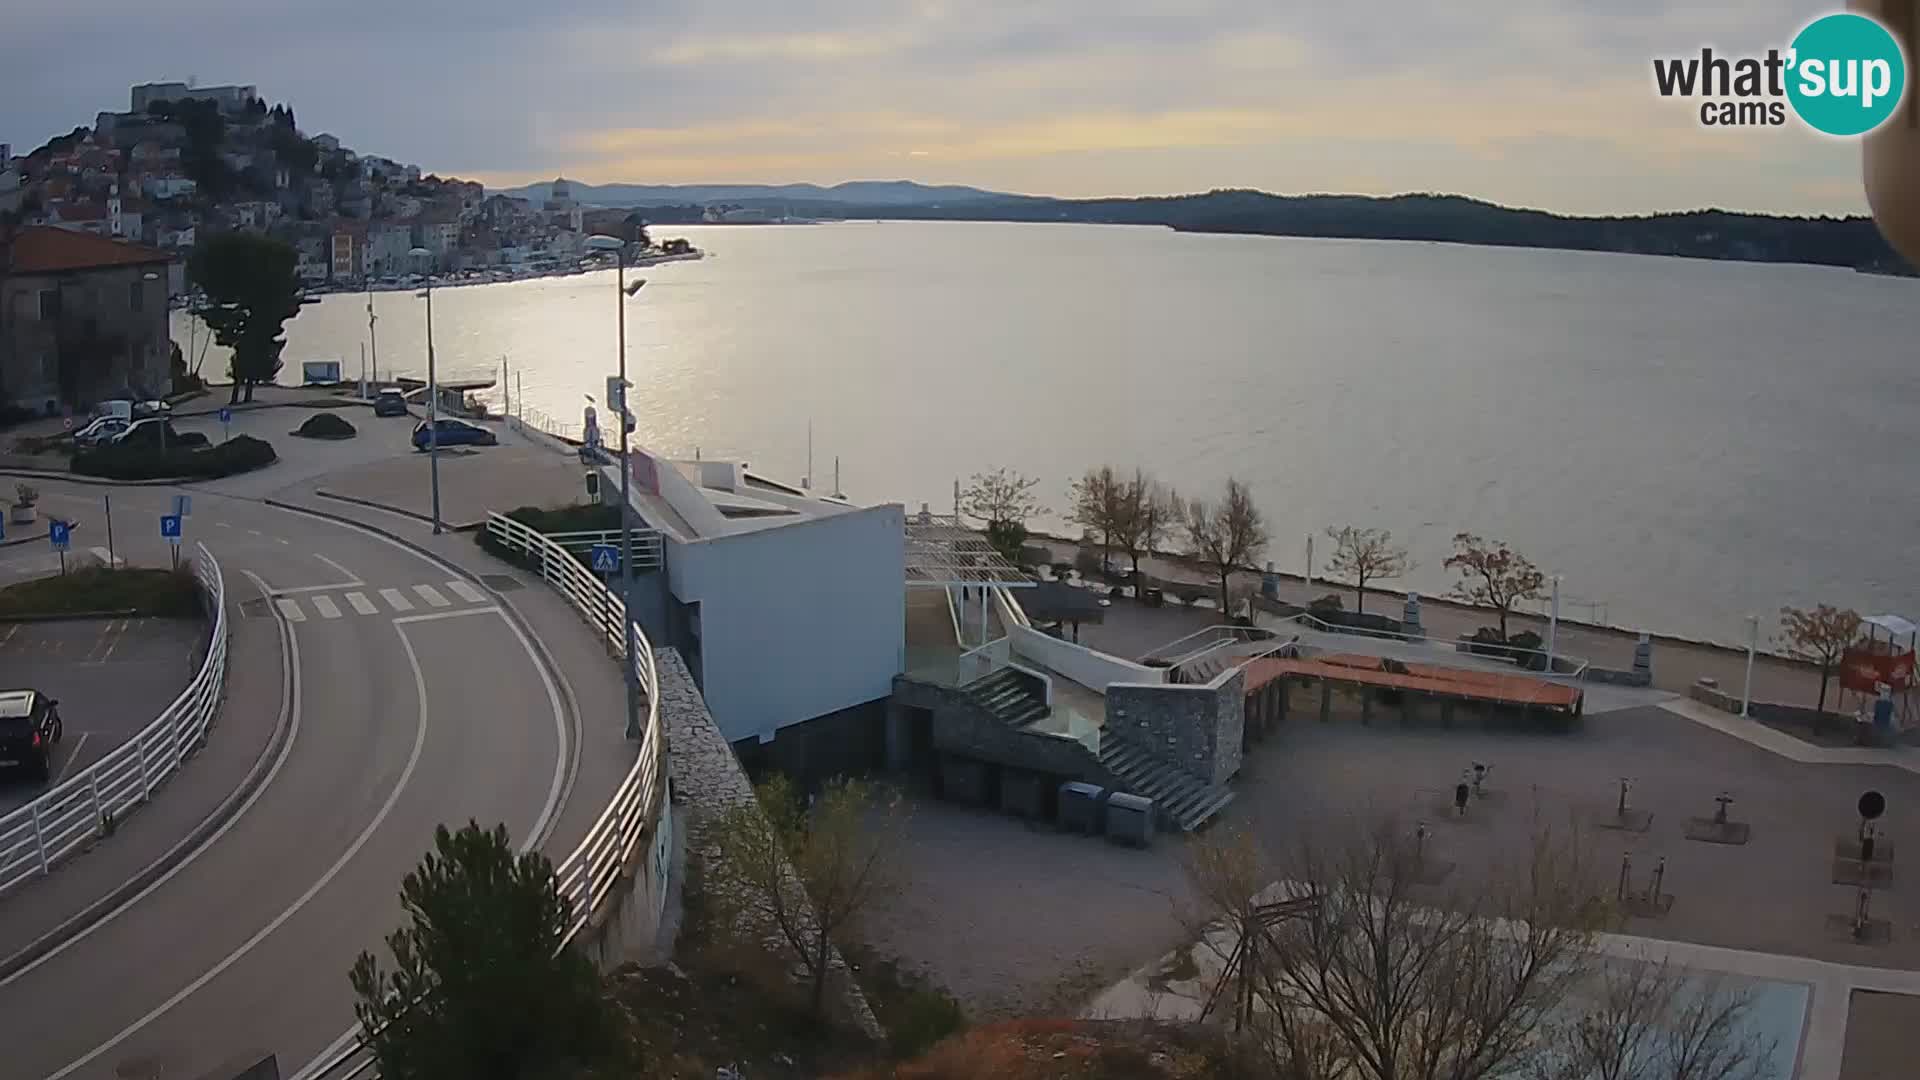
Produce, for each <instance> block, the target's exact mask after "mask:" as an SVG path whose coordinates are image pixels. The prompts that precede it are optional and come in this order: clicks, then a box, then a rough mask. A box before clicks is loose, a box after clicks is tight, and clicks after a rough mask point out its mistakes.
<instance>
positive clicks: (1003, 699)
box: [967, 668, 1053, 729]
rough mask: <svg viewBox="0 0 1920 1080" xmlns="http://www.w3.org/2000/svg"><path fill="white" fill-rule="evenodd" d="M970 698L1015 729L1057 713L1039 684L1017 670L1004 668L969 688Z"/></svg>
mask: <svg viewBox="0 0 1920 1080" xmlns="http://www.w3.org/2000/svg"><path fill="white" fill-rule="evenodd" d="M967 696H968V697H970V698H972V699H973V700H974V703H975V704H977V705H979V706H980V707H981V708H983V709H985V710H987V711H988V712H990V713H992V714H993V715H994V716H995V717H996V718H998V719H999V720H1000V722H1001V723H1003V724H1006V725H1007V726H1008V727H1011V728H1015V729H1019V728H1024V727H1027V726H1029V725H1031V724H1032V723H1033V722H1034V721H1036V720H1044V719H1046V718H1047V717H1048V716H1049V715H1051V714H1052V712H1053V709H1052V708H1050V707H1049V706H1048V705H1047V699H1046V697H1045V696H1044V695H1043V694H1042V692H1041V690H1040V687H1039V686H1038V685H1036V684H1035V681H1034V680H1033V679H1032V678H1031V677H1030V676H1027V675H1024V674H1022V673H1020V672H1018V671H1015V670H1014V669H1013V668H1001V669H1000V670H999V671H996V672H994V673H993V674H991V675H989V676H987V677H986V678H984V679H981V680H980V681H979V682H976V683H973V684H972V685H970V686H968V687H967Z"/></svg>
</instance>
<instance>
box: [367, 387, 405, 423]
mask: <svg viewBox="0 0 1920 1080" xmlns="http://www.w3.org/2000/svg"><path fill="white" fill-rule="evenodd" d="M373 415H375V416H405V415H407V396H406V395H405V394H402V393H401V392H400V388H399V387H397V386H389V387H387V388H385V389H383V390H381V391H380V392H379V393H378V394H376V395H374V398H373Z"/></svg>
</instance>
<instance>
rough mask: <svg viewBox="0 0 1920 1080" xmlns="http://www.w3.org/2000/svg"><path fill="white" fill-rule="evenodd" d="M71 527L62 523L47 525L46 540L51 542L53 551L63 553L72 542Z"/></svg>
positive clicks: (49, 523) (54, 522)
mask: <svg viewBox="0 0 1920 1080" xmlns="http://www.w3.org/2000/svg"><path fill="white" fill-rule="evenodd" d="M72 533H73V526H71V525H69V524H67V523H66V522H64V521H52V522H48V523H47V539H48V540H50V541H52V542H53V550H55V551H65V550H67V545H68V544H69V543H71V542H72Z"/></svg>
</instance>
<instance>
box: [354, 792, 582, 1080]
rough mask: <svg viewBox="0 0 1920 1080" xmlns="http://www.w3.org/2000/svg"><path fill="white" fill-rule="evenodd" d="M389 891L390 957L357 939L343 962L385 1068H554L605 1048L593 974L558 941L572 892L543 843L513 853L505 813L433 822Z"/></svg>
mask: <svg viewBox="0 0 1920 1080" xmlns="http://www.w3.org/2000/svg"><path fill="white" fill-rule="evenodd" d="M400 903H401V906H402V908H403V909H404V910H405V911H406V914H407V918H408V923H407V925H406V926H403V927H402V928H400V929H399V930H396V931H394V932H393V933H392V934H389V935H388V936H387V948H388V950H389V951H391V952H392V953H393V965H394V966H393V968H392V969H391V970H387V969H385V968H384V967H383V966H382V965H381V963H380V961H379V960H377V959H376V958H375V957H374V956H373V954H372V953H365V952H363V953H361V954H360V958H359V959H358V960H357V961H355V962H354V965H353V971H352V973H351V974H350V976H349V978H350V979H351V981H352V983H353V992H354V995H355V997H356V999H357V1000H356V1001H355V1002H354V1006H353V1012H354V1016H355V1017H356V1018H357V1019H358V1020H359V1022H360V1030H361V1035H362V1038H363V1039H364V1040H365V1042H366V1044H367V1045H368V1046H369V1047H370V1048H371V1049H372V1051H373V1054H374V1057H375V1059H376V1061H377V1062H378V1064H379V1068H380V1075H381V1077H383V1078H384V1080H467V1078H482V1080H523V1078H527V1077H536V1076H558V1075H565V1074H567V1073H569V1072H572V1071H576V1070H578V1069H579V1068H580V1067H582V1066H586V1065H591V1064H593V1063H595V1062H598V1061H603V1060H606V1059H607V1058H608V1057H609V1056H610V1055H612V1054H613V1053H614V1050H615V1048H616V1046H617V1045H618V1044H617V1037H616V1027H615V1024H614V1018H615V1013H614V1011H613V1009H614V1006H613V1005H612V1004H611V1002H610V1001H609V1000H608V998H607V997H606V996H605V994H604V993H603V990H602V987H601V983H600V976H599V974H598V973H597V972H596V971H594V969H593V964H592V962H591V961H590V960H588V959H587V958H586V957H585V956H583V955H581V954H580V953H579V952H577V951H575V950H574V949H572V948H570V947H562V940H563V938H564V936H565V934H566V930H567V925H568V923H569V922H570V921H571V920H572V917H573V912H572V906H571V905H570V904H568V902H567V900H566V899H565V898H564V897H562V896H561V895H560V893H559V890H558V888H557V887H556V885H555V881H554V877H553V867H552V866H551V865H550V864H549V863H548V862H547V860H546V858H545V857H544V856H542V855H540V854H539V853H538V852H528V853H526V854H523V855H518V856H516V855H515V854H514V853H513V847H512V844H511V842H510V841H509V840H508V839H507V830H506V826H504V825H496V826H495V827H494V828H493V829H492V830H485V829H482V828H481V827H480V826H479V825H478V824H476V823H474V822H471V821H470V822H468V823H467V825H466V827H464V828H462V829H461V830H460V831H459V832H457V833H454V832H449V831H447V827H446V826H444V825H442V826H440V827H439V828H437V829H435V830H434V836H433V850H432V851H430V852H428V853H427V854H426V856H425V857H424V858H422V859H421V860H420V865H419V866H418V867H416V868H415V869H414V870H413V872H412V873H410V874H408V875H407V877H406V880H405V881H404V882H403V883H402V884H401V886H400Z"/></svg>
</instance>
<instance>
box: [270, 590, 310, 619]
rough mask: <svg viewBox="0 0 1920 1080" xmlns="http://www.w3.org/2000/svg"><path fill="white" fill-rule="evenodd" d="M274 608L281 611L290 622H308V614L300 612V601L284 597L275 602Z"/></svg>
mask: <svg viewBox="0 0 1920 1080" xmlns="http://www.w3.org/2000/svg"><path fill="white" fill-rule="evenodd" d="M273 606H275V607H277V608H279V609H280V614H282V615H285V616H286V617H287V621H288V622H306V621H307V613H306V612H304V611H301V610H300V601H298V600H293V599H289V598H287V597H284V596H283V597H281V598H279V599H278V600H275V601H274V602H273Z"/></svg>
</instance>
